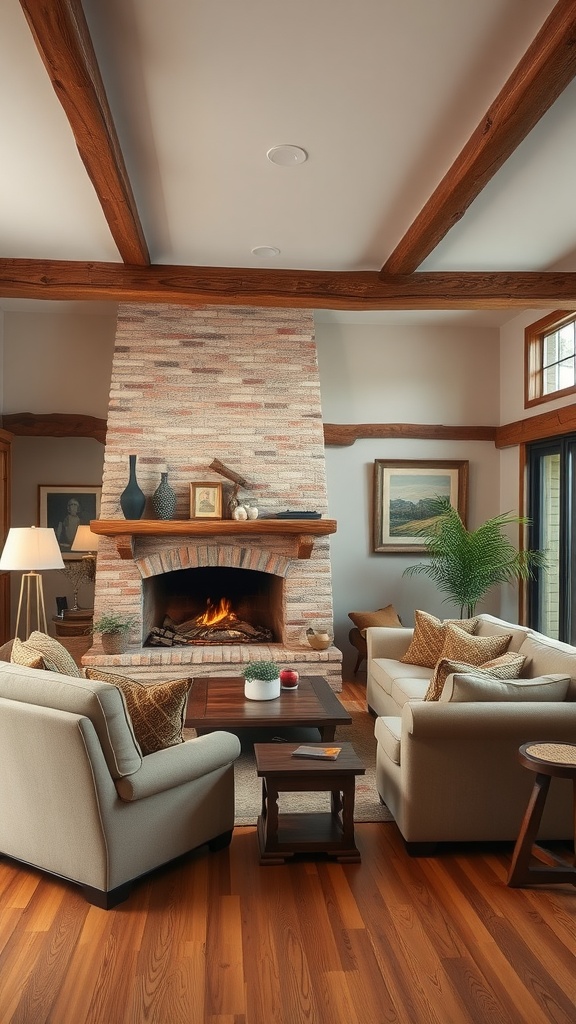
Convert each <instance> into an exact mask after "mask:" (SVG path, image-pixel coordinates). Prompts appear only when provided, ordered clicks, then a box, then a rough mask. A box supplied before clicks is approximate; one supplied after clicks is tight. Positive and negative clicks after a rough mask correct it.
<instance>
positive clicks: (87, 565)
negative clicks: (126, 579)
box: [65, 526, 99, 612]
mask: <svg viewBox="0 0 576 1024" xmlns="http://www.w3.org/2000/svg"><path fill="white" fill-rule="evenodd" d="M98 540H99V537H98V535H97V534H96V533H92V530H91V529H90V527H89V526H78V527H77V529H76V533H75V534H74V540H73V541H72V546H71V548H70V550H71V551H82V552H84V554H83V555H82V558H81V559H80V560H79V561H75V562H71V561H68V563H67V565H66V570H65V571H66V575H67V576H69V577H70V579H71V580H72V585H73V587H74V604H73V605H72V608H71V611H73V612H78V611H80V610H81V609H80V608H79V606H78V590H79V588H80V584H81V583H93V582H94V580H95V579H96V551H97V549H98Z"/></svg>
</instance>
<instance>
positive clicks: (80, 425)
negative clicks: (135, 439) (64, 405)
mask: <svg viewBox="0 0 576 1024" xmlns="http://www.w3.org/2000/svg"><path fill="white" fill-rule="evenodd" d="M2 426H3V427H4V429H5V430H10V431H11V432H12V434H14V435H16V436H18V437H93V438H94V440H95V441H100V442H101V444H105V443H106V420H103V419H98V417H97V416H82V415H80V414H79V413H78V414H76V413H65V412H52V413H32V412H15V413H9V414H8V415H6V416H3V417H2Z"/></svg>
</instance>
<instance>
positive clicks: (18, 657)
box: [10, 637, 45, 668]
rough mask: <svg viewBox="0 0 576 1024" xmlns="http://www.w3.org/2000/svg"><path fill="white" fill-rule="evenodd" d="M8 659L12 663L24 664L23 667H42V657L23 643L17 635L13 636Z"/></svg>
mask: <svg viewBox="0 0 576 1024" xmlns="http://www.w3.org/2000/svg"><path fill="white" fill-rule="evenodd" d="M10 661H11V662H12V664H13V665H24V667H25V668H44V667H45V666H44V658H43V657H42V655H41V654H38V651H35V650H34V649H33V648H32V647H29V646H28V644H26V643H23V641H22V640H19V639H18V637H16V638H15V640H14V643H13V644H12V651H11V652H10Z"/></svg>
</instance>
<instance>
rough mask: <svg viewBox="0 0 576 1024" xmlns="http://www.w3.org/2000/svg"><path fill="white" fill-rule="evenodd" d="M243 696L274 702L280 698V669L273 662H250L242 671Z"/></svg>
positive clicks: (249, 698)
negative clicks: (276, 698)
mask: <svg viewBox="0 0 576 1024" xmlns="http://www.w3.org/2000/svg"><path fill="white" fill-rule="evenodd" d="M244 696H245V697H247V698H248V700H274V698H275V697H279V696H280V668H279V666H278V665H277V664H276V663H275V662H274V661H251V662H250V663H249V664H248V665H246V668H245V669H244Z"/></svg>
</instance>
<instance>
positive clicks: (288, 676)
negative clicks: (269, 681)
mask: <svg viewBox="0 0 576 1024" xmlns="http://www.w3.org/2000/svg"><path fill="white" fill-rule="evenodd" d="M298 679H299V676H298V673H297V671H296V669H294V668H283V669H281V670H280V683H281V686H282V689H283V690H293V689H294V687H295V686H298Z"/></svg>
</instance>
